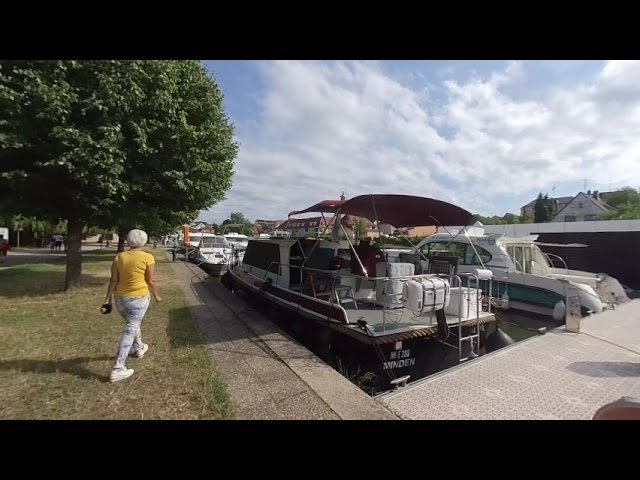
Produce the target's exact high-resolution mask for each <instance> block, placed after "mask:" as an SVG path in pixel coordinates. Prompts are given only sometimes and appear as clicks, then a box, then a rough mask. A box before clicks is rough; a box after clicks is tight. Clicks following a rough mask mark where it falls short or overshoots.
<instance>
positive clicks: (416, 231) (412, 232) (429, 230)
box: [394, 226, 438, 237]
mask: <svg viewBox="0 0 640 480" xmlns="http://www.w3.org/2000/svg"><path fill="white" fill-rule="evenodd" d="M437 230H438V228H437V227H434V226H428V227H412V228H401V229H398V230H396V231H395V232H394V235H403V236H405V237H428V236H430V235H433V234H434V233H436V231H437Z"/></svg>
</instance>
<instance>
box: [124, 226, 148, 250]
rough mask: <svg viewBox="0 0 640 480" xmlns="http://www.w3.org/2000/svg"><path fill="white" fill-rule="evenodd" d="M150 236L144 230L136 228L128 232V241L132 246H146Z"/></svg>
mask: <svg viewBox="0 0 640 480" xmlns="http://www.w3.org/2000/svg"><path fill="white" fill-rule="evenodd" d="M147 240H149V237H148V236H147V233H146V232H145V231H144V230H139V229H137V228H136V229H134V230H131V231H130V232H129V233H127V243H128V244H129V246H130V247H140V248H142V247H144V245H145V243H147Z"/></svg>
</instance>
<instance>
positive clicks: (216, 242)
mask: <svg viewBox="0 0 640 480" xmlns="http://www.w3.org/2000/svg"><path fill="white" fill-rule="evenodd" d="M200 246H201V247H205V248H211V247H228V246H229V242H227V240H226V239H225V238H223V237H204V238H203V239H202V241H201V242H200Z"/></svg>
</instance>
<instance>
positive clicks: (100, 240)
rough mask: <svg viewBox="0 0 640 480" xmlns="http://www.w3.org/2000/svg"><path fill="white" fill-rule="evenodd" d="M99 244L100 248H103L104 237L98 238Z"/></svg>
mask: <svg viewBox="0 0 640 480" xmlns="http://www.w3.org/2000/svg"><path fill="white" fill-rule="evenodd" d="M98 243H99V244H100V248H102V235H100V236H99V237H98Z"/></svg>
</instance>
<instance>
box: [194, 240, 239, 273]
mask: <svg viewBox="0 0 640 480" xmlns="http://www.w3.org/2000/svg"><path fill="white" fill-rule="evenodd" d="M232 252H233V248H232V246H231V245H230V244H229V242H228V241H227V239H226V238H225V237H223V236H222V235H215V234H212V233H203V234H201V236H200V239H199V241H198V245H197V246H196V248H195V250H194V252H193V254H192V255H191V256H190V258H191V260H192V261H193V262H194V263H195V264H196V265H198V266H199V267H200V268H201V269H202V270H204V271H205V272H207V273H208V274H209V275H212V276H216V277H219V276H222V275H223V274H224V273H226V271H227V269H228V267H229V263H230V261H231V259H232Z"/></svg>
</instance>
